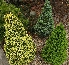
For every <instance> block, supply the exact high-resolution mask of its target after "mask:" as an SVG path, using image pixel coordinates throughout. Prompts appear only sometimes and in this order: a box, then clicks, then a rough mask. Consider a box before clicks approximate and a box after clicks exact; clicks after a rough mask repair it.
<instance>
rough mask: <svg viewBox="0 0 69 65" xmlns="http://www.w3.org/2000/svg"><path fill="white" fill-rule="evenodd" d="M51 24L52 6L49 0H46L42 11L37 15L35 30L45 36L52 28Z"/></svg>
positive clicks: (52, 22)
mask: <svg viewBox="0 0 69 65" xmlns="http://www.w3.org/2000/svg"><path fill="white" fill-rule="evenodd" d="M53 24H54V21H53V18H52V7H51V5H50V1H48V0H46V1H45V4H44V8H43V10H42V13H41V14H40V16H39V18H38V21H37V23H36V25H35V26H34V29H35V32H36V33H37V34H38V35H39V36H41V37H45V36H47V35H49V34H50V33H51V31H52V30H53Z"/></svg>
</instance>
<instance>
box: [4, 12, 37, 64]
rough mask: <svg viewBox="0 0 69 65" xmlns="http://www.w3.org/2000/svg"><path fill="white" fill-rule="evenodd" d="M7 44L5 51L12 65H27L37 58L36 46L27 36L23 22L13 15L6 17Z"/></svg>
mask: <svg viewBox="0 0 69 65" xmlns="http://www.w3.org/2000/svg"><path fill="white" fill-rule="evenodd" d="M4 19H5V25H4V26H5V30H6V32H5V42H6V44H4V50H5V53H6V57H7V59H8V60H9V63H10V65H16V64H17V65H23V64H24V65H25V64H27V63H29V62H31V61H32V60H33V59H34V57H35V51H36V46H35V44H34V43H33V41H32V37H31V36H30V35H28V34H27V32H26V31H25V29H24V26H23V24H22V22H21V21H20V20H19V19H18V18H17V17H16V16H15V15H13V14H11V13H10V14H6V15H4Z"/></svg>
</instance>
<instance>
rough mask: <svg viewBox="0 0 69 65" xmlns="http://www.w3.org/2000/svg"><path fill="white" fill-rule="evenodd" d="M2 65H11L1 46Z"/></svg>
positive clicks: (0, 57) (0, 63) (0, 59)
mask: <svg viewBox="0 0 69 65" xmlns="http://www.w3.org/2000/svg"><path fill="white" fill-rule="evenodd" d="M0 65H9V63H8V61H7V59H6V56H5V54H4V52H3V49H2V48H1V46H0Z"/></svg>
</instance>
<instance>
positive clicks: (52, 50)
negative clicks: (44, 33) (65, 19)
mask: <svg viewBox="0 0 69 65" xmlns="http://www.w3.org/2000/svg"><path fill="white" fill-rule="evenodd" d="M66 49H67V39H66V32H65V30H64V26H63V25H62V24H60V26H57V27H56V28H55V29H54V30H53V32H52V33H51V36H50V37H49V39H48V40H47V42H46V45H45V46H44V48H43V49H42V53H41V55H42V57H43V59H44V60H45V61H46V62H49V63H51V64H52V65H61V64H62V63H63V62H64V61H65V60H66V58H67V51H66Z"/></svg>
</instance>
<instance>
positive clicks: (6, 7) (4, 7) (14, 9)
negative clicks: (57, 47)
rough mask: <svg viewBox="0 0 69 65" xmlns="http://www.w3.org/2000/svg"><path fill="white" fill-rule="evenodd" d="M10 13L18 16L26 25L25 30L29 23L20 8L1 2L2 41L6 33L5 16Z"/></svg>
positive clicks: (0, 32)
mask: <svg viewBox="0 0 69 65" xmlns="http://www.w3.org/2000/svg"><path fill="white" fill-rule="evenodd" d="M9 12H12V13H13V14H14V15H16V16H17V17H18V19H20V20H21V22H22V23H23V24H24V27H25V28H26V27H27V25H28V22H29V21H28V19H26V18H25V17H24V16H23V14H22V13H21V11H20V8H17V7H15V6H14V5H12V4H8V3H6V2H5V1H3V2H1V1H0V40H1V39H3V36H4V32H5V28H4V19H3V16H4V15H5V14H6V13H9Z"/></svg>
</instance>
